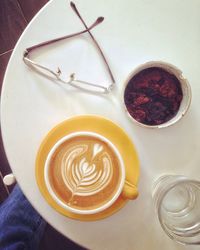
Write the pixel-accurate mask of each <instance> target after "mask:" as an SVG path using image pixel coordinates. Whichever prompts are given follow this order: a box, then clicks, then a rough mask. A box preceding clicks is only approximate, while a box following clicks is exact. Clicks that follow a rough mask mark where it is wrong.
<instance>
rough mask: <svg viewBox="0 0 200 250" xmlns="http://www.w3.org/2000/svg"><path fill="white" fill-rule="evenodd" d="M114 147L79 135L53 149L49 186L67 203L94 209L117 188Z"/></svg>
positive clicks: (118, 176) (118, 178) (116, 162)
mask: <svg viewBox="0 0 200 250" xmlns="http://www.w3.org/2000/svg"><path fill="white" fill-rule="evenodd" d="M119 164H120V163H119V160H118V158H117V156H116V155H115V152H114V150H113V149H112V148H111V147H110V146H109V145H108V144H107V143H105V142H104V141H102V140H100V139H98V138H95V137H91V136H87V135H86V136H77V137H73V138H71V139H69V140H67V141H65V142H64V143H62V144H61V145H60V146H59V147H58V148H57V149H56V151H55V152H54V154H53V156H52V159H51V163H50V168H49V180H50V185H51V187H52V189H53V190H54V192H55V193H56V195H57V196H58V197H59V199H61V200H62V201H63V202H64V203H65V204H67V205H69V206H71V207H75V208H79V209H94V208H96V207H98V206H101V205H102V204H104V203H106V202H107V201H108V200H109V199H111V197H112V196H113V195H114V193H115V192H116V190H117V189H118V186H119V183H120V179H121V172H120V165H119Z"/></svg>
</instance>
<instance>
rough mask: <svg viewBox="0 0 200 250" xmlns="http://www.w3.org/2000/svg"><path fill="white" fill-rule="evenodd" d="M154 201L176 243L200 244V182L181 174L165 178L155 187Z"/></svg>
mask: <svg viewBox="0 0 200 250" xmlns="http://www.w3.org/2000/svg"><path fill="white" fill-rule="evenodd" d="M152 195H153V202H154V205H155V209H156V213H157V216H158V219H159V221H160V224H161V226H162V228H163V230H164V231H165V232H166V234H167V235H168V236H169V237H170V238H171V239H173V240H175V241H177V242H179V243H182V244H185V245H189V244H193V245H199V244H200V182H199V181H196V180H191V179H189V178H187V177H185V176H181V175H165V176H162V177H160V178H159V179H158V180H157V181H156V182H155V183H154V186H153V193H152Z"/></svg>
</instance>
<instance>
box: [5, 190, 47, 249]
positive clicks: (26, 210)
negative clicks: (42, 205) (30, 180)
mask: <svg viewBox="0 0 200 250" xmlns="http://www.w3.org/2000/svg"><path fill="white" fill-rule="evenodd" d="M45 226H46V222H45V221H44V220H43V219H42V218H41V217H40V215H39V214H38V213H37V212H36V211H35V210H34V209H33V207H32V206H31V204H30V203H29V202H28V201H27V199H26V198H25V196H24V195H23V193H22V192H21V190H20V188H19V186H18V185H16V186H15V188H14V190H13V191H12V193H11V194H10V196H9V197H8V198H7V200H5V201H4V203H3V204H2V205H1V206H0V250H37V249H38V247H39V243H40V239H41V237H42V235H43V232H44V229H45Z"/></svg>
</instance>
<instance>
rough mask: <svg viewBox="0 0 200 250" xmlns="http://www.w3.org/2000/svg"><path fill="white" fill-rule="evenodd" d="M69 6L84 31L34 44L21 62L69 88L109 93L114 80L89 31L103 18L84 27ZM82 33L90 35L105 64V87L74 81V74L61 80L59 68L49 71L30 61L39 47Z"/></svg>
mask: <svg viewBox="0 0 200 250" xmlns="http://www.w3.org/2000/svg"><path fill="white" fill-rule="evenodd" d="M70 6H71V8H72V9H73V11H74V12H75V13H76V15H77V16H78V17H79V19H80V20H81V22H82V24H83V25H84V27H85V29H84V30H82V31H80V32H77V33H73V34H70V35H66V36H62V37H59V38H55V39H53V40H48V41H45V42H42V43H39V44H36V45H34V46H31V47H29V48H26V50H25V52H24V55H23V60H24V62H25V63H26V65H27V66H29V67H31V68H32V69H33V70H35V71H36V72H37V73H39V74H41V75H43V76H44V77H47V78H49V79H52V80H56V81H59V82H61V83H65V84H69V85H71V86H73V87H75V88H78V89H81V90H84V91H89V92H92V93H100V94H101V93H102V94H106V93H109V92H110V91H111V90H112V88H113V87H114V85H115V79H114V76H113V74H112V72H111V69H110V67H109V65H108V62H107V60H106V57H105V56H104V54H103V52H102V50H101V48H100V46H99V44H98V43H97V41H96V39H95V38H94V36H93V34H92V33H91V30H92V29H93V28H94V27H96V26H97V25H99V24H100V23H102V22H103V20H104V18H103V17H98V18H97V20H96V21H95V22H94V23H93V24H92V25H91V26H89V27H88V26H87V25H86V23H85V21H84V20H83V18H82V17H81V15H80V13H79V11H78V9H77V8H76V5H75V4H74V3H73V2H70ZM84 33H88V34H89V35H90V37H91V38H92V40H93V42H94V44H95V46H96V48H97V49H98V51H99V53H100V55H101V57H102V59H103V61H104V63H105V67H106V69H107V71H108V74H109V77H110V80H111V82H110V83H108V84H106V85H101V84H96V83H91V82H87V81H83V80H79V79H76V74H75V73H72V74H70V76H69V79H68V80H65V79H64V78H63V74H62V71H61V70H60V68H59V67H58V68H57V70H56V71H53V70H52V69H49V68H47V67H46V66H44V65H41V64H39V63H37V62H35V61H33V60H32V59H31V52H33V51H35V50H36V49H38V48H41V47H44V46H47V45H50V44H53V43H56V42H58V41H61V40H64V39H68V38H72V37H76V36H79V35H81V34H84Z"/></svg>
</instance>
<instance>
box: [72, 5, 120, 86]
mask: <svg viewBox="0 0 200 250" xmlns="http://www.w3.org/2000/svg"><path fill="white" fill-rule="evenodd" d="M70 5H71V8H72V9H73V10H74V12H75V13H76V15H77V16H78V17H79V19H80V20H81V22H82V23H83V25H84V27H85V28H86V29H88V26H87V25H86V23H85V21H84V20H83V18H82V17H81V15H80V13H79V11H78V9H77V8H76V5H75V3H73V2H70ZM88 33H89V35H90V36H91V38H92V40H93V41H94V43H95V45H96V46H97V48H98V50H99V52H100V54H101V56H102V58H103V60H104V62H105V64H106V67H107V70H108V72H109V75H110V78H111V80H112V83H113V84H115V78H114V76H113V74H112V71H111V69H110V67H109V64H108V62H107V60H106V57H105V56H104V53H103V51H102V50H101V48H100V46H99V44H98V42H97V41H96V39H95V38H94V36H93V35H92V33H91V32H90V30H89V29H88Z"/></svg>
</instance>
